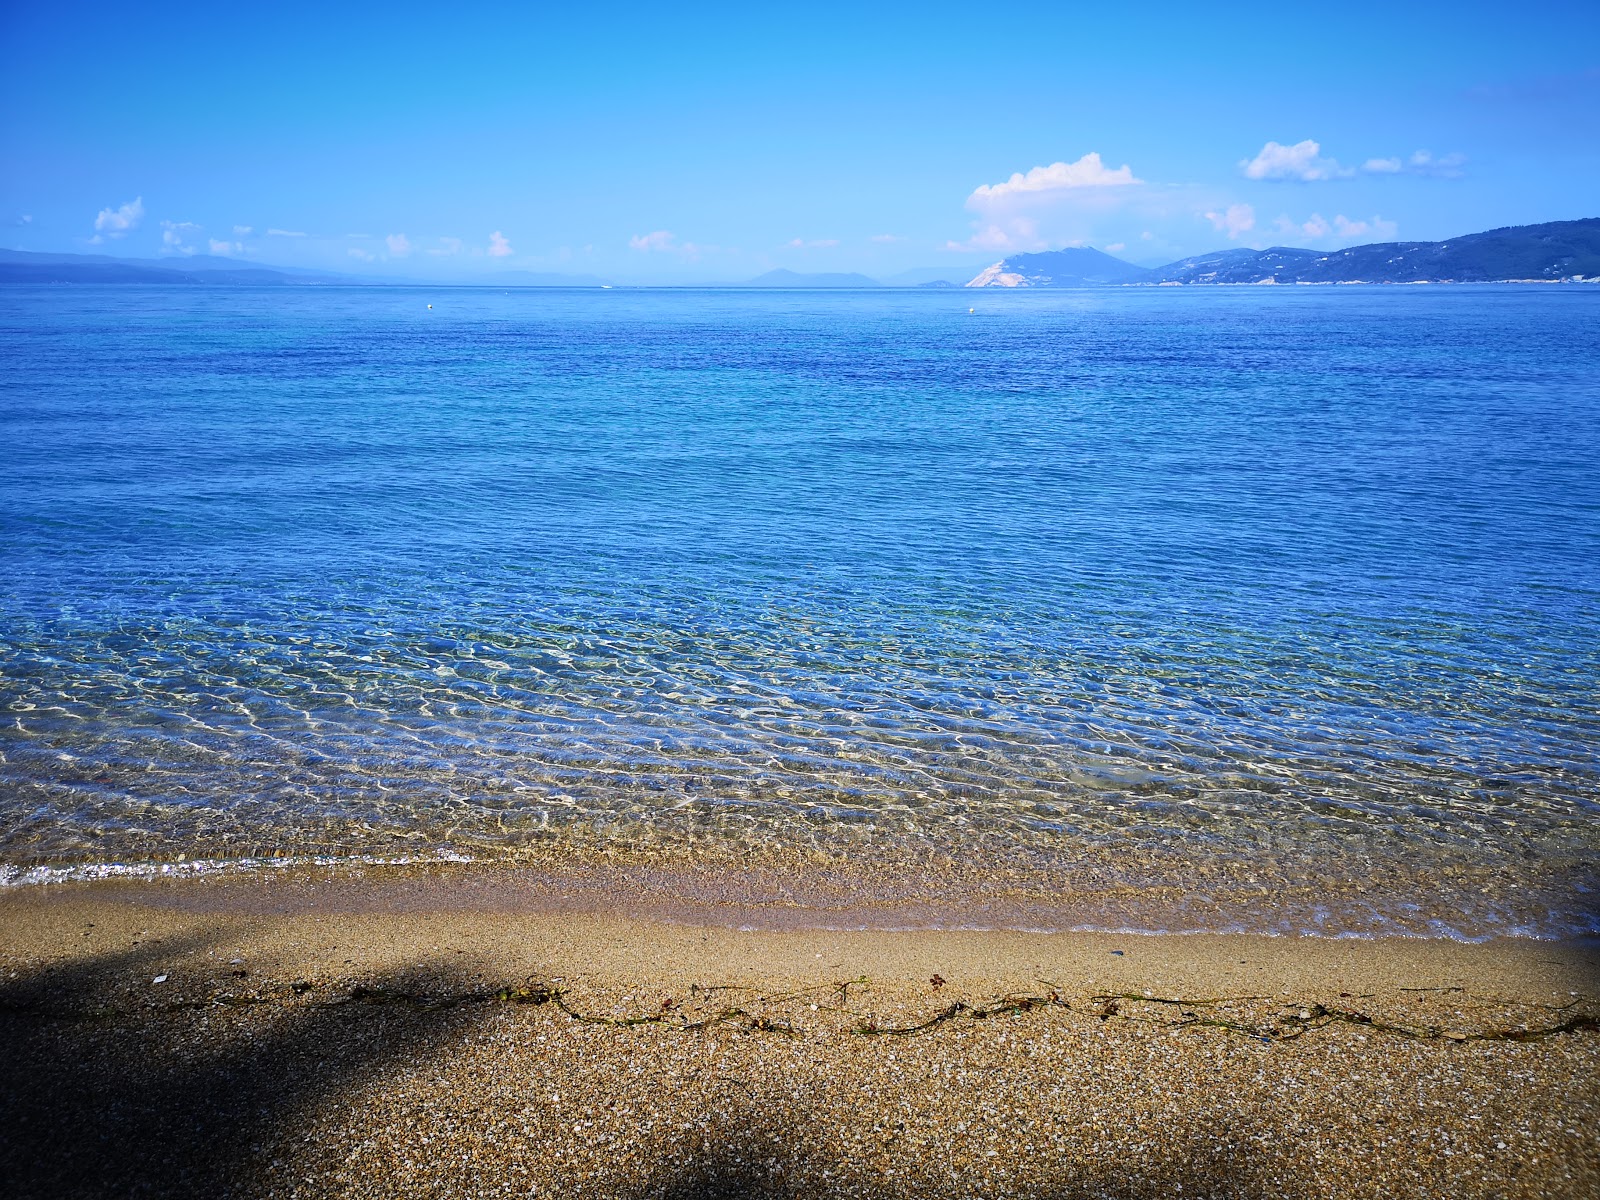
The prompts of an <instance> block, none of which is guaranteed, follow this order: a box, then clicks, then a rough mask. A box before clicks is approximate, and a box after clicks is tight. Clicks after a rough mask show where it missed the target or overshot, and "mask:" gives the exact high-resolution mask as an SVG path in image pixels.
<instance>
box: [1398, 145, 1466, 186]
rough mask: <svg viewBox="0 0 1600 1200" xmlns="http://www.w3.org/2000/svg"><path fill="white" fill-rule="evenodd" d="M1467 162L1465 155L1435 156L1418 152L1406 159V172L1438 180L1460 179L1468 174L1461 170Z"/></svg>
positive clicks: (1425, 152)
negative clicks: (1430, 176) (1429, 176)
mask: <svg viewBox="0 0 1600 1200" xmlns="http://www.w3.org/2000/svg"><path fill="white" fill-rule="evenodd" d="M1466 161H1467V156H1466V155H1465V154H1440V155H1434V154H1432V153H1431V152H1429V151H1427V150H1418V151H1417V152H1416V153H1415V154H1413V155H1412V156H1411V157H1410V158H1408V159H1406V170H1408V171H1411V172H1412V173H1414V174H1417V175H1432V176H1434V177H1435V178H1438V179H1460V178H1461V177H1462V176H1463V175H1465V174H1466V172H1465V171H1463V170H1462V169H1461V168H1462V165H1463V164H1464V163H1465V162H1466Z"/></svg>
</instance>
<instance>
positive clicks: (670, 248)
mask: <svg viewBox="0 0 1600 1200" xmlns="http://www.w3.org/2000/svg"><path fill="white" fill-rule="evenodd" d="M628 245H629V247H630V248H632V249H634V250H637V251H639V252H640V253H641V254H676V255H679V256H680V257H682V258H684V259H687V260H688V261H690V262H693V261H694V260H696V259H697V258H699V257H700V256H701V255H702V254H707V253H710V252H711V251H713V250H715V249H716V247H715V246H702V245H699V244H697V243H695V242H680V241H679V240H678V235H677V234H675V233H673V232H672V231H671V230H667V229H657V230H654V231H653V232H650V233H640V234H635V235H634V236H633V237H631V238H629V239H628Z"/></svg>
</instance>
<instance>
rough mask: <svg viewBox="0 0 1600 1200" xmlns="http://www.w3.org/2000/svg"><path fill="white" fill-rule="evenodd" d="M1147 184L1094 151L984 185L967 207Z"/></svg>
mask: <svg viewBox="0 0 1600 1200" xmlns="http://www.w3.org/2000/svg"><path fill="white" fill-rule="evenodd" d="M1143 182H1144V180H1142V179H1136V178H1134V174H1133V168H1132V167H1130V166H1128V165H1127V164H1126V163H1124V164H1123V165H1122V166H1120V167H1117V168H1116V169H1115V170H1113V169H1111V168H1110V167H1108V166H1106V165H1105V163H1103V162H1101V161H1100V155H1099V154H1098V153H1096V152H1093V151H1091V152H1090V153H1088V154H1085V155H1084V156H1083V157H1082V158H1080V159H1078V161H1077V162H1070V163H1069V162H1055V163H1051V164H1050V165H1049V166H1048V167H1033V168H1031V169H1030V170H1029V171H1027V172H1026V173H1023V172H1021V171H1018V172H1017V173H1015V174H1014V175H1012V176H1011V178H1010V179H1008V180H1006V181H1005V182H1004V183H985V184H980V185H979V186H978V187H976V188H974V189H973V192H972V195H970V196H968V197H967V207H968V208H991V207H993V206H995V205H996V204H1004V203H1005V202H1007V201H1009V200H1014V199H1017V198H1019V197H1023V196H1048V195H1050V194H1052V193H1057V192H1067V191H1073V190H1075V189H1078V188H1107V187H1128V186H1130V185H1133V184H1138V183H1143Z"/></svg>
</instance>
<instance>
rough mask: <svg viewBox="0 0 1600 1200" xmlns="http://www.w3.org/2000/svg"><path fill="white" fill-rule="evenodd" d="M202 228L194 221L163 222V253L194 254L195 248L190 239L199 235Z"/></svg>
mask: <svg viewBox="0 0 1600 1200" xmlns="http://www.w3.org/2000/svg"><path fill="white" fill-rule="evenodd" d="M200 228H201V227H200V226H199V225H196V224H195V223H194V222H193V221H163V222H161V253H163V254H193V253H194V252H195V248H194V247H193V246H191V245H190V244H189V238H190V237H192V236H193V235H195V234H197V233H199V232H200Z"/></svg>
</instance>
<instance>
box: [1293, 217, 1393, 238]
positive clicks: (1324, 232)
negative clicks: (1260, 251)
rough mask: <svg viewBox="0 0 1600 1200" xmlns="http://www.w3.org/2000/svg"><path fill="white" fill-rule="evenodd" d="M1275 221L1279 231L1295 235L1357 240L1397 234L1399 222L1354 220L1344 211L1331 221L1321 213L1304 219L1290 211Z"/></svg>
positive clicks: (1374, 218)
mask: <svg viewBox="0 0 1600 1200" xmlns="http://www.w3.org/2000/svg"><path fill="white" fill-rule="evenodd" d="M1273 224H1274V225H1275V226H1276V227H1277V230H1278V232H1279V233H1282V234H1287V235H1289V236H1291V237H1304V238H1309V239H1310V240H1311V241H1314V242H1317V241H1323V240H1325V239H1329V238H1332V239H1334V240H1336V241H1346V242H1350V241H1355V240H1356V239H1358V238H1363V237H1370V238H1374V239H1377V240H1382V239H1385V238H1392V237H1394V235H1395V233H1396V232H1397V231H1398V230H1399V226H1398V225H1396V224H1395V222H1393V221H1387V220H1385V219H1384V218H1382V217H1377V216H1373V217H1368V218H1366V219H1365V220H1353V219H1351V218H1350V217H1347V216H1344V215H1343V214H1342V213H1341V214H1339V215H1337V216H1335V217H1334V218H1333V219H1332V220H1331V221H1330V220H1329V219H1328V218H1326V217H1324V216H1323V215H1322V214H1321V213H1312V214H1311V215H1310V216H1309V217H1307V218H1306V219H1305V220H1304V221H1295V220H1293V219H1292V218H1290V217H1289V215H1288V214H1287V213H1285V214H1284V215H1282V216H1280V217H1279V218H1278V219H1277V220H1276V221H1275V222H1273Z"/></svg>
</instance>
